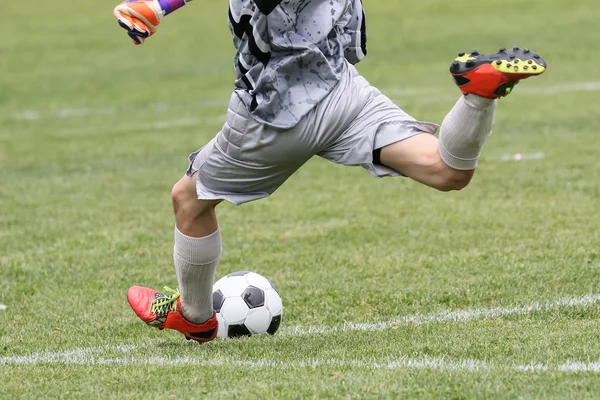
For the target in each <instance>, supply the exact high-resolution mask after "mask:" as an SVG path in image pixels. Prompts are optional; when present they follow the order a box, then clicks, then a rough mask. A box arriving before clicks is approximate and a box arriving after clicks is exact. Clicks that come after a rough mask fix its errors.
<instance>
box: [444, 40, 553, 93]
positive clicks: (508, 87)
mask: <svg viewBox="0 0 600 400" xmlns="http://www.w3.org/2000/svg"><path fill="white" fill-rule="evenodd" d="M544 71H546V62H545V61H544V60H543V59H542V57H540V56H539V54H537V53H534V52H532V51H530V50H529V49H521V48H519V47H513V48H512V49H510V50H506V49H505V48H501V49H500V50H499V51H498V52H497V53H496V54H492V55H485V54H480V53H479V52H478V51H477V50H473V51H471V53H459V54H458V58H456V59H455V60H454V61H453V62H452V64H451V65H450V73H451V74H452V77H453V78H454V81H455V82H456V85H457V86H458V88H459V89H460V90H461V91H462V92H463V94H469V93H470V94H476V95H478V96H482V97H488V98H491V99H495V98H498V97H503V96H507V95H509V94H510V92H511V91H512V89H513V87H514V86H515V85H516V84H517V83H519V81H521V80H523V79H527V78H529V77H531V76H536V75H540V74H543V73H544Z"/></svg>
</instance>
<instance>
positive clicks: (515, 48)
mask: <svg viewBox="0 0 600 400" xmlns="http://www.w3.org/2000/svg"><path fill="white" fill-rule="evenodd" d="M513 50H514V51H519V50H521V49H519V48H518V47H516V46H515V47H513Z"/></svg>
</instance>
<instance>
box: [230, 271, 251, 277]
mask: <svg viewBox="0 0 600 400" xmlns="http://www.w3.org/2000/svg"><path fill="white" fill-rule="evenodd" d="M249 273H250V271H237V272H232V273H230V274H229V275H227V277H228V278H229V277H230V276H244V275H248V274H249Z"/></svg>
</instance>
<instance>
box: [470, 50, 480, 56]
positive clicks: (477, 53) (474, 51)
mask: <svg viewBox="0 0 600 400" xmlns="http://www.w3.org/2000/svg"><path fill="white" fill-rule="evenodd" d="M471 55H472V56H478V55H479V52H478V51H477V50H471Z"/></svg>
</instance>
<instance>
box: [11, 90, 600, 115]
mask: <svg viewBox="0 0 600 400" xmlns="http://www.w3.org/2000/svg"><path fill="white" fill-rule="evenodd" d="M599 90H600V82H595V81H592V82H573V83H566V84H558V85H550V86H546V87H539V88H526V87H525V88H519V90H518V92H519V93H520V94H526V95H534V96H539V95H549V94H557V93H572V92H595V91H599ZM383 92H384V93H385V94H387V95H389V96H398V97H404V98H414V100H415V101H416V102H418V103H422V104H428V103H437V102H445V101H451V100H453V99H456V95H441V96H440V95H434V93H435V90H434V89H433V88H427V87H422V88H393V87H392V88H384V90H383ZM423 93H429V94H430V95H429V96H419V94H423ZM227 102H228V99H227V98H223V99H202V100H199V101H191V102H187V103H177V104H169V103H159V104H154V105H150V106H146V107H144V106H141V107H140V106H136V107H135V110H138V111H139V110H142V109H143V110H151V111H156V112H160V111H167V110H174V109H180V110H183V109H191V108H200V107H202V108H206V107H225V106H227ZM133 109H134V108H133V107H120V108H118V107H97V108H94V107H83V108H63V109H56V110H47V111H35V110H27V111H22V112H19V113H15V114H13V115H12V116H11V117H12V119H16V120H21V121H36V120H39V119H46V118H78V117H87V116H93V115H108V114H119V113H128V112H131V111H132V110H133ZM11 117H9V118H11Z"/></svg>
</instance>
